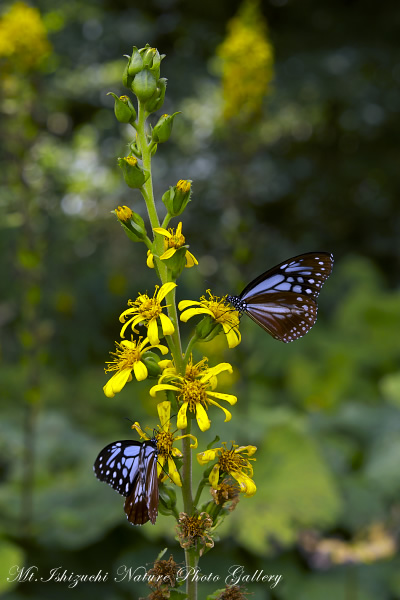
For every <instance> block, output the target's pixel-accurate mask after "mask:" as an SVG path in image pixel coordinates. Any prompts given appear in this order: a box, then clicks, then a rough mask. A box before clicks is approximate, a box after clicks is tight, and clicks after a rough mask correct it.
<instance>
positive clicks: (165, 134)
mask: <svg viewBox="0 0 400 600" xmlns="http://www.w3.org/2000/svg"><path fill="white" fill-rule="evenodd" d="M178 114H179V112H176V113H174V114H173V115H162V117H160V118H159V119H158V122H157V124H156V125H155V126H154V129H153V132H152V140H153V141H154V142H157V143H160V142H161V143H162V142H166V141H167V140H168V139H169V136H170V135H171V131H172V124H173V122H174V118H175V117H176V115H178Z"/></svg>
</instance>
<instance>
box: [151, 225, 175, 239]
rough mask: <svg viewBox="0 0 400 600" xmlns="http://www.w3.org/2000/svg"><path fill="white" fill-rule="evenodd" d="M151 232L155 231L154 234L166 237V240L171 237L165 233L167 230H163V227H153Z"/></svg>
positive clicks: (168, 233) (167, 232)
mask: <svg viewBox="0 0 400 600" xmlns="http://www.w3.org/2000/svg"><path fill="white" fill-rule="evenodd" d="M153 231H155V232H156V233H159V234H160V235H165V237H167V238H170V237H172V235H171V234H170V232H169V231H167V229H164V227H153Z"/></svg>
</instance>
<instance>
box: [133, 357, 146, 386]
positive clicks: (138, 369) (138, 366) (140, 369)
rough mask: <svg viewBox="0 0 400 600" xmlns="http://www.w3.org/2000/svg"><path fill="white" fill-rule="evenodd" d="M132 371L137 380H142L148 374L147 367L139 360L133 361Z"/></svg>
mask: <svg viewBox="0 0 400 600" xmlns="http://www.w3.org/2000/svg"><path fill="white" fill-rule="evenodd" d="M133 372H134V373H135V377H136V379H137V380H138V381H143V380H144V379H146V378H147V375H148V371H147V367H146V365H145V364H144V363H142V361H141V360H137V361H135V362H134V363H133Z"/></svg>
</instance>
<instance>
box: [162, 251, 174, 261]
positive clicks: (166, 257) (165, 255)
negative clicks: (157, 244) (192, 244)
mask: <svg viewBox="0 0 400 600" xmlns="http://www.w3.org/2000/svg"><path fill="white" fill-rule="evenodd" d="M175 252H176V248H168V250H166V251H165V252H164V254H162V255H161V256H160V260H167V259H168V258H171V256H173V255H174V254H175Z"/></svg>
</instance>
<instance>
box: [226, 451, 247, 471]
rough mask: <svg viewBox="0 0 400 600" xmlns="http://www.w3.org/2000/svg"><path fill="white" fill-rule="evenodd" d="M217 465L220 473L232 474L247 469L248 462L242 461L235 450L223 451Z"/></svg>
mask: <svg viewBox="0 0 400 600" xmlns="http://www.w3.org/2000/svg"><path fill="white" fill-rule="evenodd" d="M218 464H219V466H220V469H221V471H223V472H224V473H232V471H234V472H235V471H243V470H244V469H246V470H247V469H248V466H249V464H248V461H247V460H245V459H243V457H242V456H240V454H237V453H235V450H234V449H233V448H231V449H230V450H227V449H223V450H222V452H221V455H220V457H219V459H218Z"/></svg>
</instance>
